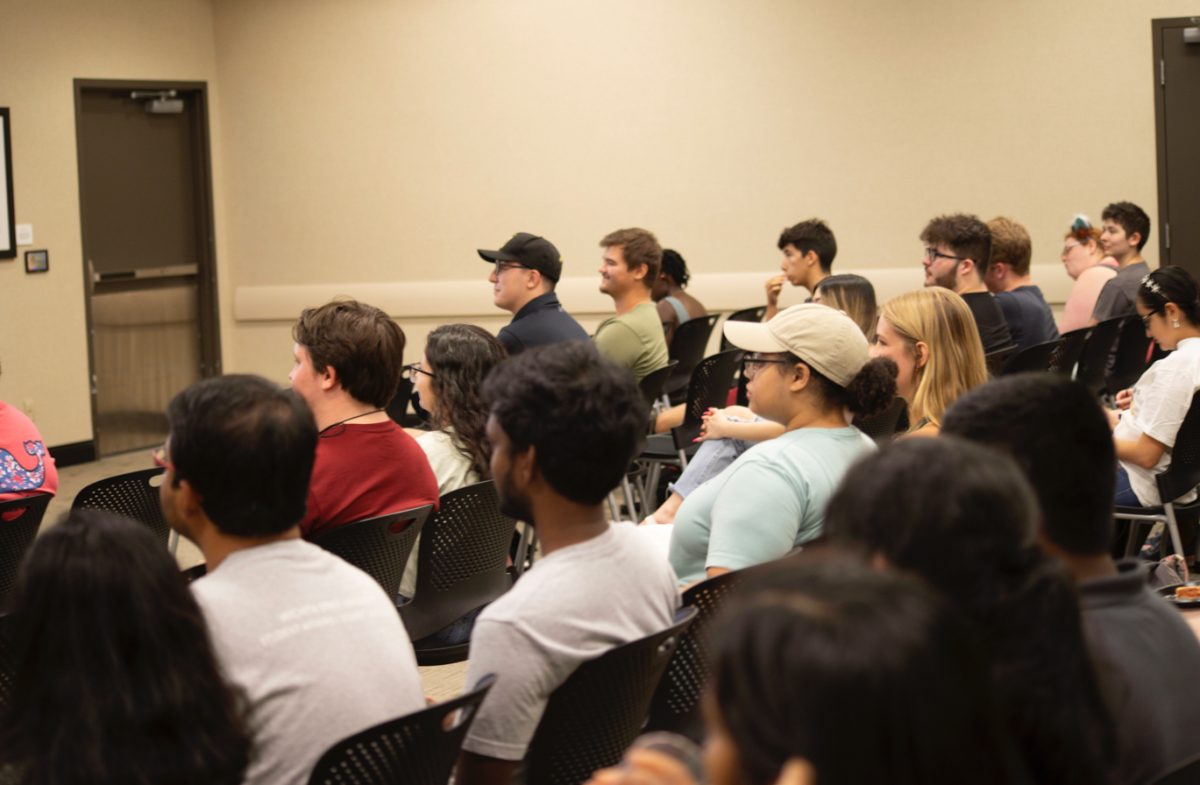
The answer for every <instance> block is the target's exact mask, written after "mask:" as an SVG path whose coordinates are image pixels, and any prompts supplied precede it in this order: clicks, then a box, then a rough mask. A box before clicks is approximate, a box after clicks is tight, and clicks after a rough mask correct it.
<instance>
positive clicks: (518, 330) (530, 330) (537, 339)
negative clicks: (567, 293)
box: [498, 292, 588, 355]
mask: <svg viewBox="0 0 1200 785" xmlns="http://www.w3.org/2000/svg"><path fill="white" fill-rule="evenodd" d="M498 337H499V338H500V343H502V344H504V348H505V349H506V350H507V351H508V353H509V354H510V355H513V354H520V353H521V352H523V351H525V350H526V349H532V348H533V347H535V346H544V345H546V344H548V343H559V342H560V341H586V340H587V337H588V335H587V332H586V331H585V330H584V329H583V328H582V327H580V326H579V322H577V321H575V320H574V319H573V318H571V315H570V314H569V313H567V312H566V311H564V310H563V309H562V305H561V304H559V302H558V297H557V296H556V295H555V294H554V292H547V293H546V294H543V295H540V296H538V297H535V298H533V299H532V300H530V301H529V302H527V303H525V305H524V307H522V308H521V310H519V311H517V314H516V316H514V317H513V320H512V321H511V322H509V323H508V325H507V326H505V327H503V328H501V330H500V335H499V336H498Z"/></svg>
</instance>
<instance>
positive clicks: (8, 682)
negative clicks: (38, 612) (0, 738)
mask: <svg viewBox="0 0 1200 785" xmlns="http://www.w3.org/2000/svg"><path fill="white" fill-rule="evenodd" d="M11 623H12V616H11V615H10V614H7V613H5V614H0V710H3V709H4V707H5V705H7V703H8V696H9V694H10V693H11V692H12V688H13V681H14V680H15V679H16V675H17V663H16V660H15V659H14V658H13V652H12V642H11V640H10V638H9V625H10V624H11Z"/></svg>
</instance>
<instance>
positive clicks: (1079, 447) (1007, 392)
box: [942, 373, 1116, 556]
mask: <svg viewBox="0 0 1200 785" xmlns="http://www.w3.org/2000/svg"><path fill="white" fill-rule="evenodd" d="M942 433H943V434H950V435H954V436H960V437H963V438H965V439H970V440H971V441H973V442H976V443H978V444H982V445H985V446H987V447H992V448H995V449H998V450H1000V451H1001V452H1004V453H1007V454H1008V455H1009V456H1010V457H1012V458H1013V459H1014V460H1016V462H1017V465H1018V466H1020V467H1021V469H1022V470H1023V471H1024V473H1025V476H1026V477H1027V478H1028V479H1029V482H1030V484H1032V486H1033V489H1034V491H1035V492H1036V494H1037V498H1038V504H1039V506H1040V507H1041V512H1042V514H1041V526H1042V531H1043V533H1044V535H1045V536H1046V537H1047V538H1049V539H1050V540H1051V541H1052V542H1053V543H1054V544H1055V545H1057V546H1058V547H1059V548H1061V549H1063V550H1064V551H1066V552H1067V553H1070V554H1075V555H1079V556H1092V555H1099V554H1103V553H1107V552H1108V549H1109V546H1110V544H1111V542H1112V537H1113V522H1112V503H1113V502H1112V500H1113V486H1114V484H1115V479H1114V475H1113V467H1114V466H1115V465H1116V455H1115V454H1114V450H1113V441H1112V431H1111V430H1110V429H1109V427H1108V421H1107V419H1106V418H1105V416H1104V413H1103V412H1102V411H1101V410H1100V406H1099V404H1098V403H1097V402H1096V399H1095V398H1094V397H1093V396H1092V395H1091V394H1090V393H1089V392H1088V391H1087V390H1086V389H1085V388H1084V387H1083V386H1082V385H1080V384H1077V383H1075V382H1071V381H1068V380H1067V379H1063V378H1061V377H1059V376H1058V375H1056V374H1048V373H1038V374H1033V373H1031V374H1018V375H1016V376H1006V377H1001V378H999V379H996V380H994V381H992V382H989V383H987V384H985V385H983V386H982V387H980V388H978V389H975V390H972V391H971V392H969V393H967V394H966V395H964V396H963V397H961V398H959V399H958V401H956V402H955V404H954V405H953V406H951V407H950V409H949V411H947V412H946V416H945V418H944V419H943V421H942Z"/></svg>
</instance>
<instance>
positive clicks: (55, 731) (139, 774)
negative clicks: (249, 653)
mask: <svg viewBox="0 0 1200 785" xmlns="http://www.w3.org/2000/svg"><path fill="white" fill-rule="evenodd" d="M11 618H12V620H11V622H10V623H11V625H12V626H11V628H10V640H11V643H12V646H13V654H14V660H15V662H16V673H15V677H14V680H13V685H12V690H11V692H10V695H9V700H8V703H7V705H6V707H5V712H4V714H3V721H2V724H0V762H6V763H12V764H15V765H17V766H18V767H20V768H22V769H24V771H23V772H22V774H23V776H22V778H21V781H22V782H28V783H41V782H45V783H49V782H54V783H64V784H67V783H79V785H83V783H105V784H111V785H117V784H118V783H122V784H123V783H147V784H148V783H152V782H179V783H236V782H240V781H241V774H242V770H243V769H244V767H245V765H246V762H247V759H248V754H249V739H248V737H247V735H246V732H245V730H244V726H243V718H242V716H241V713H240V712H241V710H240V705H239V697H238V696H237V695H236V694H235V693H234V692H233V691H232V690H231V688H230V687H229V686H228V685H227V684H226V683H225V682H224V680H223V679H222V677H221V675H220V672H219V669H218V665H217V662H216V657H215V655H214V654H213V650H212V646H211V643H210V641H209V638H208V631H207V627H206V626H205V621H204V618H203V617H202V615H201V613H200V608H199V607H198V606H197V604H196V601H195V600H194V599H193V598H192V595H191V592H190V591H189V590H188V588H187V585H186V584H185V582H184V580H183V578H182V577H181V576H180V574H179V569H178V566H177V565H176V564H175V560H174V559H173V558H172V557H171V555H170V553H169V552H168V551H167V550H166V548H165V547H163V543H162V542H161V541H159V540H158V539H157V538H156V537H155V536H154V535H153V534H151V532H150V531H149V529H147V528H146V527H145V526H144V525H143V524H140V523H135V522H134V521H130V520H128V519H126V518H122V517H120V516H117V515H113V514H111V513H105V512H99V511H91V510H75V511H72V512H71V513H70V514H69V515H68V516H66V517H64V519H63V520H62V521H60V522H59V523H58V524H57V525H56V526H54V527H52V528H50V529H49V530H47V531H46V532H45V534H43V535H42V536H41V537H39V538H38V539H37V540H36V541H35V543H34V545H33V547H32V548H31V549H30V551H29V554H28V555H27V557H26V559H25V562H24V564H23V566H22V570H21V574H20V576H19V578H18V583H17V587H16V590H15V593H14V605H13V616H12V617H11Z"/></svg>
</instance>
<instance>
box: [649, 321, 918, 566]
mask: <svg viewBox="0 0 1200 785" xmlns="http://www.w3.org/2000/svg"><path fill="white" fill-rule="evenodd" d="M725 336H726V337H727V338H729V340H730V342H731V343H732V344H733V345H734V346H737V347H738V348H739V349H744V350H745V351H747V352H749V354H747V355H746V358H745V359H744V360H743V373H745V374H746V376H747V377H748V379H749V385H748V387H747V391H748V394H749V397H750V408H751V410H752V411H753V412H754V413H755V414H757V415H759V416H760V417H763V418H764V419H767V420H770V421H772V422H776V423H779V424H780V425H782V426H783V427H784V429H785V432H784V433H783V434H782V435H781V436H778V437H776V438H775V439H772V440H770V441H767V442H763V443H761V444H758V445H755V446H754V447H752V448H751V449H749V450H747V451H746V452H745V453H744V454H743V455H742V456H741V457H739V458H738V459H737V460H736V461H734V462H733V463H732V464H731V465H730V466H729V467H728V468H727V469H725V470H724V471H723V472H721V473H720V474H719V475H717V476H716V477H714V478H713V479H711V480H709V481H708V482H706V483H704V484H703V485H701V486H700V487H699V488H697V489H696V490H695V491H694V492H692V493H691V494H690V495H688V496H687V498H686V499H684V501H683V503H682V504H681V505H680V507H679V511H678V513H677V514H676V517H675V529H674V531H672V533H671V551H670V556H671V564H672V566H673V567H674V568H675V573H676V575H678V576H679V580H680V583H681V584H684V585H686V584H690V583H695V582H696V581H699V580H702V579H703V578H705V577H712V576H713V575H719V574H721V573H723V572H728V571H730V570H737V569H740V568H742V567H748V566H750V565H752V564H758V563H760V562H765V561H770V560H771V559H775V558H778V557H780V556H782V555H784V554H785V553H787V552H788V551H790V550H791V549H793V548H795V547H796V546H798V545H802V544H804V543H806V542H808V541H809V540H812V539H814V538H815V537H817V536H819V535H820V534H821V528H822V521H823V520H824V515H825V505H826V503H827V502H828V500H829V497H830V495H832V493H833V490H834V488H835V487H836V486H837V484H838V482H839V481H840V480H841V477H842V474H843V473H844V472H845V471H846V468H847V467H848V466H849V465H850V464H851V463H852V462H854V461H855V460H856V459H857V458H859V457H860V456H861V455H862V454H863V453H865V452H867V451H869V450H872V449H874V446H875V445H874V443H873V442H872V441H871V440H870V439H869V438H867V437H866V436H864V435H863V433H862V432H861V431H859V430H858V429H857V428H854V427H852V426H850V425H849V424H848V423H849V418H848V417H847V411H849V412H852V413H854V414H872V413H874V412H876V411H880V410H882V409H883V408H884V407H886V406H887V405H888V404H890V403H891V401H892V398H893V397H894V393H895V373H896V370H895V366H894V365H892V363H890V362H888V361H884V362H883V363H878V362H872V363H868V352H867V339H866V338H865V337H864V336H863V334H862V331H860V330H859V329H858V326H857V325H856V324H855V323H854V322H853V321H852V320H851V319H850V317H848V316H846V315H845V314H842V313H839V312H837V311H835V310H833V309H832V308H826V307H825V306H823V305H817V304H815V303H808V304H804V305H795V306H792V307H791V308H787V309H785V310H783V311H781V312H780V313H779V315H778V316H776V317H775V318H774V319H772V320H771V321H769V322H766V323H756V322H726V323H725Z"/></svg>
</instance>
